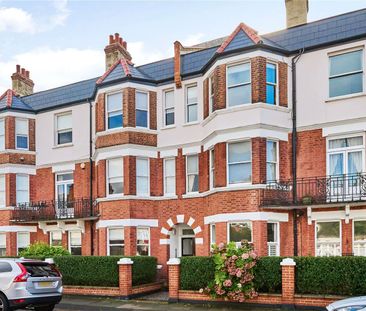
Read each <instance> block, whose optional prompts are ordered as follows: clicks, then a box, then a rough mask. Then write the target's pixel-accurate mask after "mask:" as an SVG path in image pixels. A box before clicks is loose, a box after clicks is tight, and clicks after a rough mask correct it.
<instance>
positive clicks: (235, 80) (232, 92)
mask: <svg viewBox="0 0 366 311" xmlns="http://www.w3.org/2000/svg"><path fill="white" fill-rule="evenodd" d="M251 97H252V87H251V74H250V63H244V64H238V65H232V66H229V67H228V68H227V98H228V106H229V107H233V106H238V105H243V104H249V103H250V102H251Z"/></svg>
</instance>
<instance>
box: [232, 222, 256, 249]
mask: <svg viewBox="0 0 366 311" xmlns="http://www.w3.org/2000/svg"><path fill="white" fill-rule="evenodd" d="M228 226H229V230H228V231H229V242H236V244H237V245H240V243H241V242H242V241H247V242H252V223H251V222H249V221H243V222H233V223H229V224H228Z"/></svg>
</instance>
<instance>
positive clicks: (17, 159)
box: [0, 151, 36, 165]
mask: <svg viewBox="0 0 366 311" xmlns="http://www.w3.org/2000/svg"><path fill="white" fill-rule="evenodd" d="M8 163H11V164H25V165H35V164H36V156H35V154H29V153H21V151H20V152H19V153H1V154H0V165H1V164H8Z"/></svg>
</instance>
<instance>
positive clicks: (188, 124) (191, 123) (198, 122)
mask: <svg viewBox="0 0 366 311" xmlns="http://www.w3.org/2000/svg"><path fill="white" fill-rule="evenodd" d="M197 124H200V121H194V122H189V123H184V124H183V125H182V126H191V125H197Z"/></svg>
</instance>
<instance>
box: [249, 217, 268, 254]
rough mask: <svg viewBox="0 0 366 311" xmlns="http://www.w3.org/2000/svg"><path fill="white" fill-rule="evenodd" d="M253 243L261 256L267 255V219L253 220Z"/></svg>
mask: <svg viewBox="0 0 366 311" xmlns="http://www.w3.org/2000/svg"><path fill="white" fill-rule="evenodd" d="M252 227H253V245H254V248H255V249H256V250H257V252H258V255H259V256H267V255H268V251H267V221H262V220H258V221H253V222H252Z"/></svg>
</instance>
